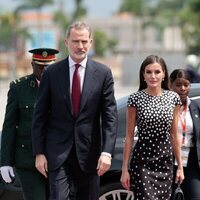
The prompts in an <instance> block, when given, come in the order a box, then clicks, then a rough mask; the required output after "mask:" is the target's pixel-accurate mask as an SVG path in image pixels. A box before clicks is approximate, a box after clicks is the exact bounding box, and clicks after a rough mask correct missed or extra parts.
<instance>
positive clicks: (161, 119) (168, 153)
mask: <svg viewBox="0 0 200 200" xmlns="http://www.w3.org/2000/svg"><path fill="white" fill-rule="evenodd" d="M180 104H181V101H180V97H179V95H178V94H176V93H175V92H173V91H169V88H168V71H167V67H166V64H165V61H164V60H163V59H162V58H161V57H158V56H155V55H150V56H148V57H147V58H146V59H145V60H144V61H143V63H142V65H141V68H140V86H139V90H138V92H136V93H133V94H132V95H130V96H129V99H128V105H127V124H126V140H125V146H124V152H123V165H122V175H121V183H122V185H123V187H124V188H126V189H127V190H130V186H131V185H132V186H133V193H134V200H143V199H144V200H168V199H170V196H171V185H172V180H173V156H172V154H173V153H174V155H175V157H176V160H177V162H178V169H177V172H176V182H180V183H181V182H182V181H183V179H184V175H183V166H182V162H181V155H180V149H181V148H180V140H179V136H178V133H177V125H178V116H179V109H180ZM135 126H137V128H138V141H137V143H136V145H135V147H134V149H133V150H132V146H133V141H134V129H135ZM172 149H173V152H172ZM131 155H132V156H131ZM130 157H131V160H130V174H129V170H128V169H129V167H128V166H129V159H130Z"/></svg>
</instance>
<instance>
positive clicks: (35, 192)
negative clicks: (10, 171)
mask: <svg viewBox="0 0 200 200" xmlns="http://www.w3.org/2000/svg"><path fill="white" fill-rule="evenodd" d="M16 172H17V175H18V177H19V179H20V183H21V186H22V190H23V195H24V199H25V200H47V199H48V184H47V179H46V178H45V177H44V176H43V175H42V174H40V173H39V172H38V171H37V170H28V169H24V168H17V169H16Z"/></svg>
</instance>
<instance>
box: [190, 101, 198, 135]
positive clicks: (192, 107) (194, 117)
mask: <svg viewBox="0 0 200 200" xmlns="http://www.w3.org/2000/svg"><path fill="white" fill-rule="evenodd" d="M189 109H190V113H191V117H192V120H193V125H194V127H193V132H194V134H195V135H196V138H198V137H199V128H200V126H199V121H200V120H199V118H200V116H199V112H198V109H197V107H196V106H195V104H194V103H193V102H192V101H191V103H190V106H189Z"/></svg>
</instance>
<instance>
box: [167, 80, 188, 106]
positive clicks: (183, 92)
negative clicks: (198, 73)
mask: <svg viewBox="0 0 200 200" xmlns="http://www.w3.org/2000/svg"><path fill="white" fill-rule="evenodd" d="M171 88H172V90H173V91H174V92H176V93H178V94H179V96H180V98H181V101H182V103H183V104H184V103H186V100H187V96H188V94H189V92H190V81H189V80H187V79H185V78H177V79H176V80H175V81H174V82H173V83H172V84H171Z"/></svg>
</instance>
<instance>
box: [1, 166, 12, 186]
mask: <svg viewBox="0 0 200 200" xmlns="http://www.w3.org/2000/svg"><path fill="white" fill-rule="evenodd" d="M0 172H1V176H2V178H3V180H4V181H5V182H6V183H11V182H12V180H13V179H12V178H14V177H15V174H14V171H13V168H12V167H11V166H3V167H1V168H0Z"/></svg>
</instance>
